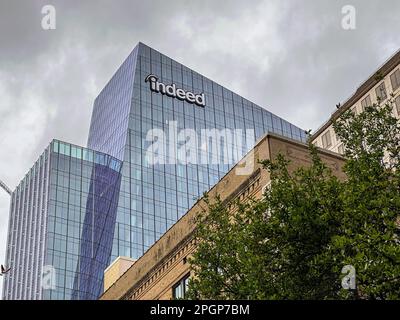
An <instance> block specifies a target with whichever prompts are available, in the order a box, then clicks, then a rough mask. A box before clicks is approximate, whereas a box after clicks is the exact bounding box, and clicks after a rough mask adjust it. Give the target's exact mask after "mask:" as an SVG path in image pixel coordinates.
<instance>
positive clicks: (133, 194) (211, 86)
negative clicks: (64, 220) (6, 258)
mask: <svg viewBox="0 0 400 320" xmlns="http://www.w3.org/2000/svg"><path fill="white" fill-rule="evenodd" d="M149 74H154V75H157V77H158V78H159V81H160V82H163V83H165V84H171V83H175V84H176V87H177V88H182V89H184V90H185V91H190V92H193V93H204V94H205V100H206V106H205V107H200V106H197V105H195V104H191V103H189V102H187V101H181V100H179V99H176V98H173V97H170V96H168V95H162V94H160V93H157V92H152V91H151V90H150V88H149V84H148V83H146V82H145V79H146V77H147V76H148V75H149ZM129 86H130V87H129ZM121 92H124V93H126V94H129V96H128V97H122V95H123V94H122V93H121ZM107 113H112V114H113V117H112V118H111V117H100V116H95V115H99V114H107ZM171 121H176V122H177V129H178V130H181V129H185V128H186V129H187V128H191V129H194V130H195V131H196V132H199V131H200V130H201V129H205V128H209V129H214V128H215V129H225V128H228V129H243V131H244V133H243V138H246V136H245V135H246V132H245V130H246V129H253V130H254V131H253V133H252V132H251V131H249V132H250V134H254V137H253V140H256V139H258V138H260V137H261V136H262V135H263V134H265V133H266V132H268V131H271V132H274V133H278V134H281V135H284V136H287V137H290V138H293V139H296V140H302V141H304V140H305V133H304V131H303V130H301V129H300V128H298V127H296V126H294V125H292V124H290V123H289V122H287V121H285V120H283V119H281V118H279V117H278V116H276V115H274V114H272V113H271V112H269V111H267V110H265V109H263V108H261V107H259V106H257V105H255V104H254V103H252V102H250V101H248V100H246V99H244V98H242V97H241V96H239V95H237V94H235V93H234V92H232V91H230V90H228V89H226V88H224V87H222V86H220V85H219V84H217V83H215V82H213V81H211V80H210V79H208V78H206V77H204V76H202V75H200V74H199V73H197V72H195V71H193V70H191V69H189V68H187V67H185V66H184V65H182V64H180V63H178V62H176V61H174V60H172V59H170V58H169V57H167V56H165V55H163V54H161V53H159V52H158V51H156V50H154V49H152V48H150V47H148V46H146V45H144V44H142V43H139V44H138V45H137V46H136V47H135V48H134V50H133V52H132V53H131V54H130V55H129V57H128V58H127V59H126V61H125V62H124V63H123V64H122V66H121V67H120V68H119V70H118V71H117V73H116V74H115V75H114V76H113V78H112V79H111V80H110V82H109V83H108V84H107V86H106V87H105V88H104V90H103V91H102V92H101V93H100V95H99V96H98V97H97V99H96V101H95V103H94V108H93V117H92V122H91V126H90V133H89V139H88V147H89V148H92V149H95V150H99V151H101V152H111V154H112V155H114V156H116V157H118V158H119V159H120V160H122V161H123V169H122V181H121V190H120V196H119V202H118V209H117V217H116V219H117V220H116V229H115V236H114V242H113V251H112V260H113V259H115V258H116V257H117V256H128V257H132V258H135V259H136V258H138V257H140V256H141V255H142V254H143V253H144V251H146V250H147V249H148V248H149V247H150V246H151V245H152V244H153V243H154V242H155V241H156V240H157V239H158V238H159V237H160V236H161V235H162V234H163V233H164V232H165V231H166V230H167V229H168V228H169V227H170V226H171V225H173V224H174V223H175V222H176V221H177V219H179V218H180V217H181V216H182V215H183V214H184V213H185V212H186V211H187V210H188V209H189V208H190V207H191V206H192V205H193V203H194V202H195V201H196V199H197V198H198V197H199V196H200V195H202V193H203V192H204V191H207V190H208V189H209V188H210V187H212V186H213V185H214V184H215V183H217V182H218V181H219V179H220V178H221V177H222V176H223V175H224V174H225V173H226V172H227V171H228V170H229V169H230V168H231V167H232V166H233V165H234V163H230V164H224V163H220V164H201V163H197V164H180V163H179V162H178V163H176V164H157V165H152V164H149V163H148V159H147V158H146V150H147V149H148V147H149V145H150V144H151V142H150V141H147V140H146V135H147V133H148V132H149V130H151V129H154V128H159V129H162V130H164V131H165V132H168V130H169V125H170V122H171ZM115 123H122V125H121V126H119V127H118V128H115ZM105 132H106V133H105ZM247 134H249V133H247ZM116 146H117V147H116ZM173 147H174V146H172V145H170V144H168V143H167V150H170V149H171V148H173ZM251 147H252V146H246V147H243V150H236V151H238V152H239V153H240V154H242V155H243V154H244V153H245V152H246V151H248V149H251ZM197 148H198V152H199V154H201V153H202V152H206V151H203V149H202V148H201V146H200V145H199V146H197Z"/></svg>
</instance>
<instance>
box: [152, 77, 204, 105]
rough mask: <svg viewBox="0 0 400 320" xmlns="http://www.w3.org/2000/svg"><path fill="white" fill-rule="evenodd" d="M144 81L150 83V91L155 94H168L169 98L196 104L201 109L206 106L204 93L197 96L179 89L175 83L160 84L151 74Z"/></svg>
mask: <svg viewBox="0 0 400 320" xmlns="http://www.w3.org/2000/svg"><path fill="white" fill-rule="evenodd" d="M144 81H145V82H149V83H150V90H151V91H153V92H158V93H162V94H166V95H167V96H169V97H172V98H178V99H179V100H182V101H187V102H189V103H195V104H197V105H198V106H200V107H205V106H206V99H205V96H204V93H201V94H196V95H195V94H194V93H192V92H190V91H188V92H186V91H185V90H183V89H179V88H178V89H177V88H176V85H175V83H173V84H170V85H165V84H164V83H162V82H158V77H157V76H155V75H154V74H149V75H148V76H147V77H146V79H145V80H144Z"/></svg>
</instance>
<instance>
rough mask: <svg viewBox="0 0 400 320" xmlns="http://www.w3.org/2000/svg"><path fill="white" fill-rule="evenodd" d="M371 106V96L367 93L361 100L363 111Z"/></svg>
mask: <svg viewBox="0 0 400 320" xmlns="http://www.w3.org/2000/svg"><path fill="white" fill-rule="evenodd" d="M370 106H372V102H371V96H370V95H367V96H366V97H365V98H364V99H362V100H361V108H362V111H364V110H365V108H366V107H370Z"/></svg>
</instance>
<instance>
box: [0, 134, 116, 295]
mask: <svg viewBox="0 0 400 320" xmlns="http://www.w3.org/2000/svg"><path fill="white" fill-rule="evenodd" d="M120 170H121V161H119V160H117V159H116V158H113V157H111V156H109V155H106V154H103V153H100V152H95V151H92V150H88V149H86V148H81V147H78V146H74V145H71V144H68V143H64V142H61V141H57V140H54V141H52V143H51V144H50V145H49V147H48V148H46V150H45V152H44V153H43V154H42V155H41V156H40V157H39V159H38V160H37V161H36V163H35V164H34V166H33V167H32V168H31V170H30V171H29V172H28V173H27V175H26V176H25V177H24V179H23V180H22V181H21V183H20V184H19V185H18V186H17V188H16V190H15V191H14V192H13V194H12V201H11V210H10V221H9V232H8V243H7V253H6V264H7V265H8V266H10V267H11V270H10V272H9V273H8V274H7V276H5V279H4V288H3V299H17V300H20V299H73V298H77V299H78V298H79V299H95V298H97V292H99V290H101V287H102V279H103V271H104V269H105V268H106V267H107V265H108V264H109V263H110V254H111V249H112V239H113V236H114V229H115V215H116V206H117V200H118V197H119V188H120V181H121V174H120ZM93 199H94V201H93ZM49 272H51V273H52V274H51V275H50V276H51V277H52V278H51V279H50V280H49V277H48V273H49Z"/></svg>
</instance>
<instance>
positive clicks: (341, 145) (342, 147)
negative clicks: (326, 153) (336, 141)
mask: <svg viewBox="0 0 400 320" xmlns="http://www.w3.org/2000/svg"><path fill="white" fill-rule="evenodd" d="M338 153H340V154H344V146H343V143H341V144H340V145H339V146H338Z"/></svg>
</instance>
